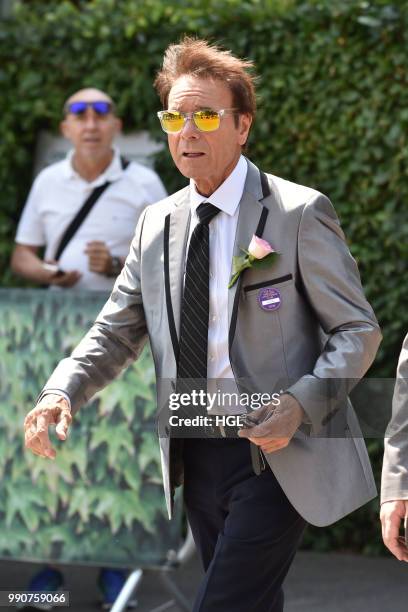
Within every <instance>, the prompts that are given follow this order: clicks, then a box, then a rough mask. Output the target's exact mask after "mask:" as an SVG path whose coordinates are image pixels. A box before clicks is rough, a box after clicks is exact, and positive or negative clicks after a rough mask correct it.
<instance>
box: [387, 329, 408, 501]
mask: <svg viewBox="0 0 408 612" xmlns="http://www.w3.org/2000/svg"><path fill="white" fill-rule="evenodd" d="M397 499H408V335H406V336H405V339H404V342H403V345H402V351H401V355H400V358H399V361H398V368H397V380H396V384H395V389H394V397H393V400H392V417H391V421H390V423H389V425H388V428H387V432H386V434H385V441H384V462H383V469H382V478H381V503H382V502H385V501H392V500H397Z"/></svg>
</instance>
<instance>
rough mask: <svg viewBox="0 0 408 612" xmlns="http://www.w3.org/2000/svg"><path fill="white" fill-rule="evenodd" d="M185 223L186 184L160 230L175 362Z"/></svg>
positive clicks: (187, 218) (187, 214)
mask: <svg viewBox="0 0 408 612" xmlns="http://www.w3.org/2000/svg"><path fill="white" fill-rule="evenodd" d="M189 223H190V199H189V188H188V187H187V188H186V189H184V190H183V191H182V192H181V194H180V198H179V199H178V201H177V202H176V203H175V208H174V210H173V211H172V212H171V213H169V214H168V215H167V217H166V220H165V231H164V280H165V290H166V306H167V317H168V322H169V328H170V335H171V338H172V343H173V350H174V356H175V359H176V361H177V359H178V337H179V330H180V311H181V299H182V295H183V274H184V265H185V259H186V245H187V239H188V229H189Z"/></svg>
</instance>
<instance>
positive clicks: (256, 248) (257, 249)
mask: <svg viewBox="0 0 408 612" xmlns="http://www.w3.org/2000/svg"><path fill="white" fill-rule="evenodd" d="M248 253H250V254H251V255H252V257H255V259H262V258H263V257H266V255H269V253H274V249H273V248H272V247H271V245H270V244H269V242H267V241H266V240H263V238H259V237H258V236H255V234H254V235H253V236H252V240H251V242H250V244H249V247H248Z"/></svg>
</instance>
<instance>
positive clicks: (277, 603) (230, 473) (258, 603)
mask: <svg viewBox="0 0 408 612" xmlns="http://www.w3.org/2000/svg"><path fill="white" fill-rule="evenodd" d="M184 470H185V482H184V500H185V505H186V510H187V517H188V520H189V523H190V525H191V529H192V532H193V536H194V540H195V543H196V545H197V548H198V551H199V554H200V556H201V560H202V563H203V566H204V570H205V577H204V579H203V582H202V584H201V586H200V588H199V591H198V594H197V598H196V601H195V604H194V608H193V612H282V610H283V590H282V583H283V581H284V579H285V576H286V574H287V572H288V570H289V567H290V565H291V563H292V560H293V557H294V555H295V552H296V549H297V547H298V545H299V543H300V540H301V536H302V533H303V531H304V529H305V526H306V523H305V521H304V520H303V518H302V517H301V516H300V515H299V514H298V513H297V512H296V510H295V509H294V508H293V506H292V505H291V504H290V503H289V501H288V499H287V497H286V496H285V494H284V493H283V491H282V488H281V487H280V485H279V483H278V481H277V480H276V478H275V476H274V475H273V473H272V471H271V470H270V468H269V467H268V466H267V468H266V470H265V471H264V472H262V473H261V474H260V475H259V476H256V474H255V473H254V471H253V468H252V464H251V457H250V448H249V442H248V440H244V439H240V438H238V439H233V438H231V439H228V438H227V439H224V438H223V439H197V438H192V439H189V440H185V446H184Z"/></svg>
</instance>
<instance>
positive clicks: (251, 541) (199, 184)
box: [25, 38, 381, 612]
mask: <svg viewBox="0 0 408 612" xmlns="http://www.w3.org/2000/svg"><path fill="white" fill-rule="evenodd" d="M251 67H252V65H251V63H250V62H247V61H243V60H240V59H238V58H236V57H234V56H233V55H232V54H231V53H230V52H228V51H221V50H220V49H218V48H217V47H213V46H211V45H209V44H208V43H206V42H205V41H201V40H192V39H189V38H186V39H184V40H183V41H182V42H181V43H180V44H177V45H171V46H170V47H169V48H168V49H167V51H166V54H165V58H164V62H163V67H162V69H161V71H160V72H159V74H158V76H157V78H156V82H155V84H156V88H157V90H158V92H159V95H160V98H161V101H162V104H163V108H164V109H165V110H164V111H161V112H160V113H159V118H160V121H161V124H162V127H163V129H164V131H165V132H166V133H167V134H168V143H169V148H170V152H171V154H172V157H173V160H174V162H175V164H176V166H177V168H178V169H179V170H180V172H181V173H182V174H183V175H184V176H186V177H189V178H190V185H189V186H188V187H186V188H184V189H182V190H181V191H179V192H177V193H175V194H173V195H172V196H170V197H169V198H166V199H165V200H163V201H161V202H159V203H158V204H155V205H154V206H151V207H148V208H147V209H146V210H145V211H144V213H143V214H142V217H141V219H140V221H139V223H138V226H137V229H136V234H135V238H134V240H133V243H132V246H131V250H130V253H129V256H128V258H127V260H126V263H125V267H124V269H123V271H122V273H121V275H120V276H119V278H118V280H117V282H116V284H115V287H114V289H113V292H112V295H111V297H110V299H109V300H108V302H107V304H106V305H105V307H104V308H103V310H102V311H101V313H100V314H99V316H98V318H97V320H96V322H95V324H94V326H93V327H92V328H91V330H90V331H89V332H88V334H87V335H86V336H85V338H84V339H83V340H82V341H81V343H80V344H79V345H78V346H77V348H76V349H75V350H74V352H73V354H72V356H71V357H70V358H68V359H64V360H63V361H62V362H61V363H60V364H59V365H58V366H57V368H56V370H55V371H54V373H53V374H52V376H51V378H50V379H49V380H48V382H47V384H46V386H45V388H44V390H43V391H42V393H41V395H40V398H39V402H38V404H37V406H36V407H35V408H34V409H33V410H32V411H31V412H30V413H29V414H28V415H27V418H26V423H25V428H26V445H27V447H28V448H31V450H33V452H35V453H37V454H39V455H41V456H44V457H49V458H53V457H54V456H55V450H54V449H53V448H52V447H51V444H50V441H49V438H48V435H47V429H48V426H49V425H50V424H52V423H54V424H56V431H57V434H58V436H59V438H60V439H61V440H64V439H65V438H66V436H67V432H68V427H69V424H70V422H71V419H72V415H74V414H75V413H76V412H77V411H78V409H79V407H80V406H81V405H83V404H84V403H85V402H87V401H88V400H89V399H90V398H91V397H92V395H93V394H94V393H95V392H96V391H97V390H98V389H100V388H102V387H103V386H104V385H106V384H107V383H108V382H109V381H111V380H112V379H113V378H114V377H115V376H117V375H118V374H119V372H120V371H121V370H122V369H123V368H124V367H126V366H127V365H128V364H130V363H131V362H132V361H133V360H134V359H136V358H137V357H138V355H139V354H140V351H141V349H142V347H143V345H144V343H145V342H146V340H147V338H149V339H150V344H151V349H152V353H153V358H154V362H155V368H156V376H157V380H158V383H159V384H158V403H159V408H160V409H161V411H162V413H163V414H164V413H165V412H166V411H165V409H166V408H167V407H168V406H169V405H170V402H169V398H171V397H172V396H175V397H178V398H180V397H181V396H180V389H189V390H190V392H191V393H190V398H192V397H193V393H192V391H193V390H194V385H192V382H191V381H193V380H194V381H195V380H196V379H197V380H198V383H197V388H196V389H195V390H196V391H197V389H199V390H200V393H201V391H203V388H205V387H206V385H207V381H208V387H210V386H211V385H214V384H217V382H220V381H221V382H225V381H228V382H229V383H230V384H231V385H232V386H234V385H235V388H236V389H239V390H240V392H241V393H242V395H244V391H246V392H248V393H247V394H248V395H249V396H251V397H252V398H253V397H255V394H257V395H259V393H266V392H267V391H276V390H278V391H279V392H280V396H279V400H278V401H277V402H276V401H269V402H267V403H266V405H264V406H262V407H261V408H260V409H259V410H257V411H253V412H252V413H251V414H249V415H248V418H247V420H246V421H244V425H245V427H243V426H241V425H240V423H241V422H242V421H240V420H239V419H240V417H237V418H236V421H234V423H235V425H229V426H228V425H227V426H224V424H223V423H220V424H218V421H217V419H215V420H214V419H213V420H211V421H209V422H207V421H206V422H205V426H204V432H203V435H202V437H199V436H197V433H195V434H194V433H193V434H192V436H194V435H196V437H192V436H190V437H189V436H188V434H186V432H185V431H184V430H183V433H182V436H184V437H180V434H178V433H177V426H173V423H170V419H169V423H168V424H165V425H164V427H163V423H161V427H160V430H161V432H162V433H161V436H160V450H161V457H162V467H163V481H164V490H165V496H166V502H167V506H168V510H169V514H170V515H171V511H172V503H173V495H174V489H175V487H176V486H177V485H179V484H181V483H182V482H184V500H185V504H186V509H187V514H188V518H189V521H190V524H191V526H192V530H193V535H194V538H195V541H196V544H197V546H198V549H199V553H200V555H201V559H202V562H203V566H204V569H205V571H206V573H205V578H204V580H203V582H202V585H201V588H200V590H199V593H198V595H197V598H196V602H195V605H194V611H195V612H198V611H200V612H204V611H211V612H221V611H222V612H248V611H249V610H250V611H252V612H280V611H281V610H283V591H282V583H283V580H284V578H285V576H286V574H287V571H288V569H289V567H290V564H291V562H292V560H293V557H294V554H295V552H296V549H297V547H298V545H299V541H300V539H301V535H302V533H303V530H304V528H305V525H306V522H310V523H312V524H314V525H328V524H329V523H332V522H334V521H336V520H338V519H340V518H341V517H343V516H344V515H345V514H347V513H349V512H351V511H353V510H354V509H356V508H358V507H359V506H361V505H362V504H364V503H366V502H367V501H368V500H369V499H371V498H373V497H374V496H375V495H376V490H375V485H374V480H373V476H372V472H371V467H370V464H369V460H368V455H367V452H366V449H365V446H364V442H363V440H362V438H361V434H360V430H359V427H358V424H357V421H356V417H355V415H354V412H353V409H352V407H351V405H350V403H349V401H348V398H347V392H348V391H349V389H350V388H351V386H352V385H353V384H354V382H356V381H357V379H359V378H361V377H362V376H363V375H364V374H365V372H366V371H367V369H368V368H369V367H370V365H371V363H372V361H373V359H374V356H375V354H376V351H377V348H378V345H379V342H380V338H381V334H380V331H379V328H378V324H377V321H376V319H375V316H374V313H373V311H372V309H371V307H370V305H369V304H368V303H367V301H366V299H365V297H364V293H363V290H362V287H361V283H360V278H359V274H358V270H357V266H356V263H355V261H354V259H353V258H352V256H351V254H350V252H349V250H348V248H347V245H346V242H345V238H344V235H343V232H342V230H341V228H340V225H339V221H338V219H337V217H336V214H335V212H334V210H333V207H332V205H331V203H330V201H329V200H328V199H327V198H326V197H325V196H324V195H322V194H320V193H318V192H317V191H315V190H313V189H309V188H307V187H303V186H301V185H296V184H293V183H290V182H288V181H286V180H283V179H281V178H278V177H275V176H272V175H266V174H265V173H263V172H262V171H260V170H259V169H258V168H257V167H256V166H255V165H254V164H252V163H251V162H250V161H249V160H248V159H247V158H245V157H244V156H243V155H242V148H243V147H244V145H245V144H246V141H247V138H248V134H249V130H250V127H251V123H252V121H253V118H254V115H255V91H254V80H253V77H252V76H251V73H250V70H251ZM254 236H255V237H254ZM249 245H251V249H249ZM233 257H237V258H238V257H239V258H240V259H233ZM231 277H234V279H233V280H235V281H236V282H235V283H234V284H233V283H232V282H231ZM194 384H195V383H194ZM191 385H192V386H191ZM272 395H273V394H272ZM272 395H271V397H272ZM200 397H201V396H200ZM203 403H204V406H203V405H201V408H204V410H205V409H206V408H207V406H206V404H205V401H204V402H202V404H203ZM191 404H193V401H192V399H191ZM221 404H222V401H220V402H218V405H217V406H216V407H215V409H214V414H215V416H221V415H222V414H223V411H224V412H225V406H222V405H221ZM191 408H192V406H191ZM227 412H228V413H229V412H231V413H233V414H234V415H237V414H238V415H239V414H240V413H241V412H242V406H241V404H240V401H238V402H237V404H236V405H233V406H229V407H228V409H227ZM173 414H174V413H173ZM191 414H193V411H192V410H191ZM231 416H232V415H231ZM197 417H203V418H204V416H203V414H200V411H199V414H198V415H197ZM169 425H171V427H170V426H169ZM237 432H238V434H239V437H237V435H236V434H237ZM333 432H334V433H335V435H333ZM204 435H205V437H204Z"/></svg>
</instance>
